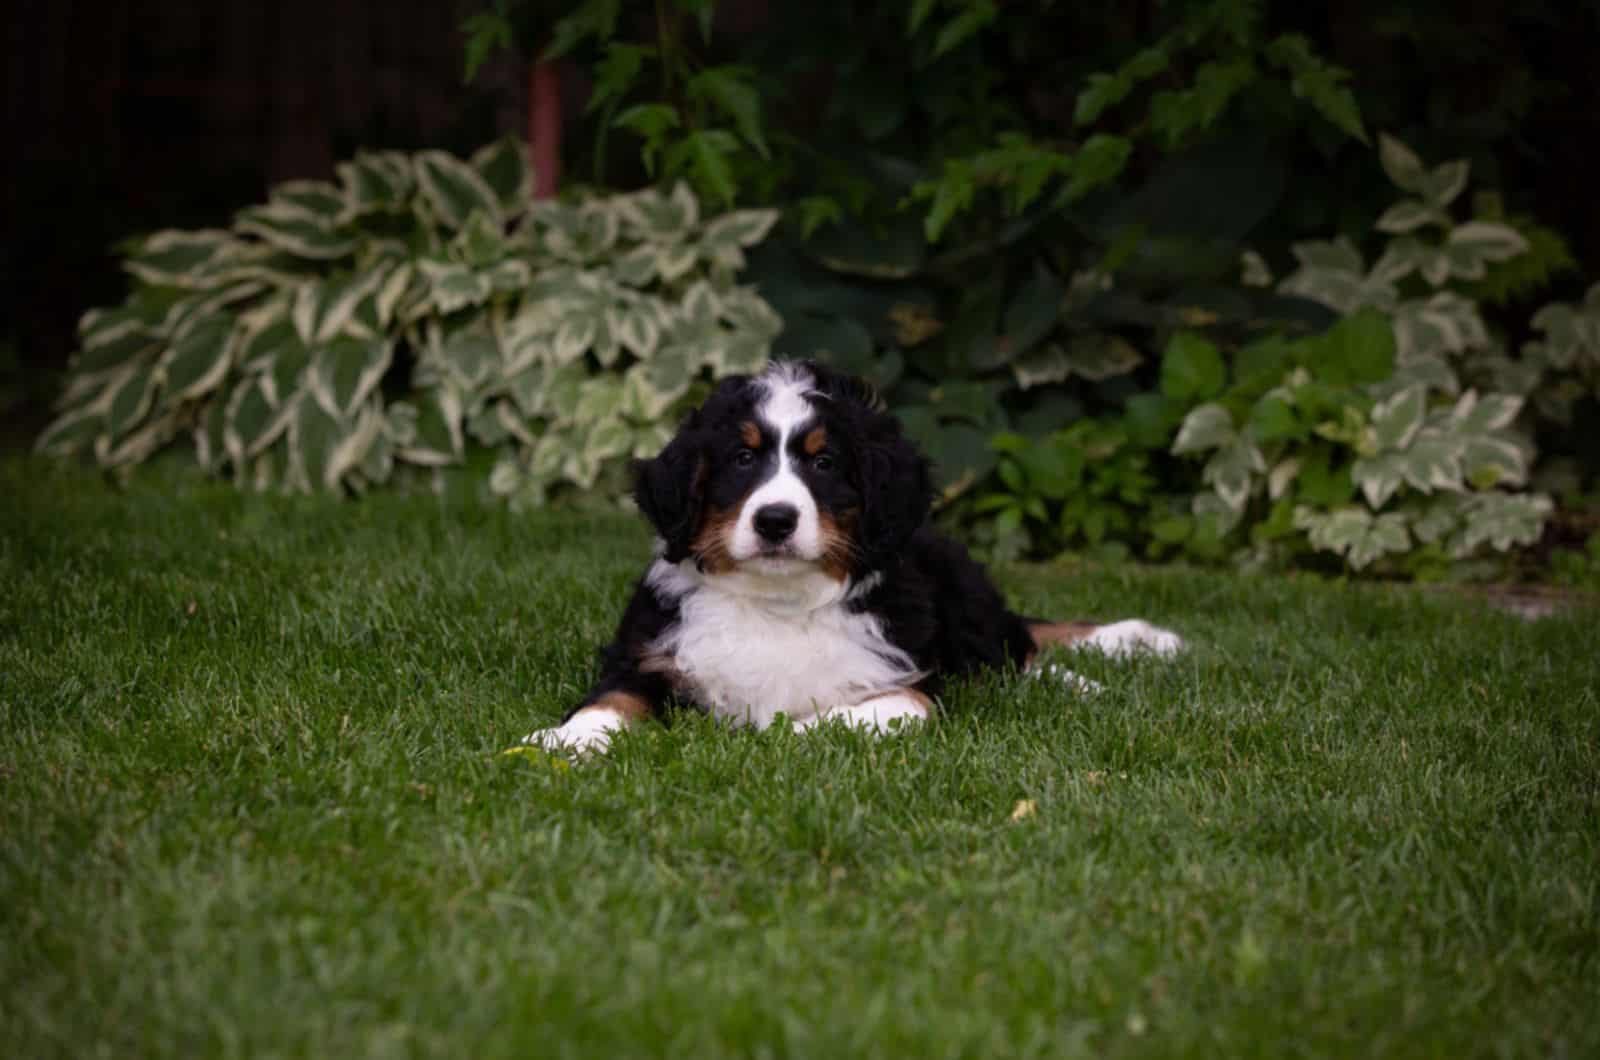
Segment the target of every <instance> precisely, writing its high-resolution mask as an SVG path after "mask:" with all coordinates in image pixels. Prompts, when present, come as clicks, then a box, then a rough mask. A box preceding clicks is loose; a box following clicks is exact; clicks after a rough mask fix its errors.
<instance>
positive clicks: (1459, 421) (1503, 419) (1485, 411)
mask: <svg viewBox="0 0 1600 1060" xmlns="http://www.w3.org/2000/svg"><path fill="white" fill-rule="evenodd" d="M1521 411H1522V398H1520V397H1517V396H1516V395H1515V394H1484V395H1482V396H1481V397H1480V396H1479V394H1478V392H1477V391H1475V390H1469V391H1467V392H1466V393H1465V394H1462V395H1461V397H1460V399H1459V400H1457V401H1456V404H1455V407H1454V408H1453V409H1451V410H1450V418H1451V420H1452V421H1454V423H1455V424H1456V426H1457V428H1458V429H1459V430H1460V431H1461V432H1462V433H1463V434H1487V433H1489V432H1490V431H1498V430H1502V429H1503V428H1506V427H1509V426H1511V423H1512V421H1514V420H1515V419H1516V418H1517V413H1519V412H1521Z"/></svg>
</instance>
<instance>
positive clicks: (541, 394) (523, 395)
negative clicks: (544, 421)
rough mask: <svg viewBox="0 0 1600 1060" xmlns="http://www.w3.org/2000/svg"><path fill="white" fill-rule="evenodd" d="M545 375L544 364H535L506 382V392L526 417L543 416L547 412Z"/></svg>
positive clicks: (523, 369)
mask: <svg viewBox="0 0 1600 1060" xmlns="http://www.w3.org/2000/svg"><path fill="white" fill-rule="evenodd" d="M545 373H546V369H545V366H544V365H543V364H538V363H533V364H529V365H527V366H525V367H523V368H522V369H520V370H519V371H517V372H516V373H515V374H514V375H511V376H509V377H508V379H507V380H506V390H507V392H508V393H509V394H510V395H511V400H512V401H514V402H516V404H517V408H518V409H519V410H520V411H521V412H522V414H523V415H524V416H527V417H533V416H541V415H543V414H544V412H545Z"/></svg>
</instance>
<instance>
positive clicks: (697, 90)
mask: <svg viewBox="0 0 1600 1060" xmlns="http://www.w3.org/2000/svg"><path fill="white" fill-rule="evenodd" d="M753 79H754V71H752V70H751V69H750V68H749V67H744V66H708V67H705V68H704V69H702V70H701V71H700V72H699V73H697V74H695V75H694V76H693V77H691V78H690V79H689V80H688V82H687V83H686V85H685V86H684V88H685V91H686V92H687V93H688V95H689V99H690V100H692V101H698V102H700V103H701V104H702V105H705V104H710V105H711V106H713V107H715V108H716V109H717V110H719V111H721V112H722V114H723V115H724V116H725V117H727V118H729V119H731V120H732V121H733V127H734V128H735V129H737V130H739V135H740V136H742V137H743V138H744V140H745V142H746V143H748V144H749V145H750V146H751V147H753V148H755V150H756V153H757V154H758V155H760V156H761V157H762V158H769V157H771V151H770V150H769V149H768V147H767V138H766V134H765V132H763V130H762V127H761V94H760V93H759V92H757V91H756V88H755V85H754V84H752V83H751V82H752V81H753ZM729 198H730V199H731V198H732V196H729Z"/></svg>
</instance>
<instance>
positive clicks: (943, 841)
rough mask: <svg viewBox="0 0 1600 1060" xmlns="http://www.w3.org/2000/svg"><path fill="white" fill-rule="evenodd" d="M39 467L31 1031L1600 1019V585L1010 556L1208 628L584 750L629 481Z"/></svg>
mask: <svg viewBox="0 0 1600 1060" xmlns="http://www.w3.org/2000/svg"><path fill="white" fill-rule="evenodd" d="M0 492H3V496H4V502H3V505H0V1055H5V1056H8V1057H18V1058H21V1057H28V1058H35V1057H48V1056H91V1055H104V1056H129V1055H147V1054H162V1055H171V1056H179V1055H181V1056H192V1055H235V1054H237V1055H253V1056H260V1055H304V1056H324V1057H332V1056H352V1055H390V1054H394V1055H406V1056H410V1055H437V1056H462V1057H489V1056H552V1057H553V1056H574V1057H577V1056H584V1057H600V1056H637V1055H649V1054H656V1055H671V1056H695V1057H705V1056H720V1055H734V1054H762V1055H769V1056H816V1057H843V1056H874V1057H881V1056H915V1057H942V1056H968V1057H996V1056H1002V1055H1028V1056H1073V1055H1094V1056H1121V1055H1152V1056H1172V1055H1190V1056H1220V1055H1240V1054H1248V1055H1258V1056H1265V1057H1284V1056H1295V1055H1307V1056H1310V1055H1323V1056H1327V1055H1337V1056H1352V1057H1354V1056H1361V1057H1366V1056H1379V1055H1383V1056H1416V1055H1432V1056H1441V1057H1457V1056H1468V1055H1524V1056H1542V1055H1552V1056H1571V1057H1578V1056H1584V1055H1589V1056H1594V1055H1597V1054H1600V960H1597V952H1600V812H1597V811H1600V779H1597V778H1600V698H1597V696H1600V634H1597V626H1596V622H1595V619H1596V615H1595V613H1594V612H1593V611H1590V612H1588V613H1571V614H1566V615H1563V616H1561V617H1557V618H1553V619H1548V620H1545V621H1541V622H1538V623H1525V622H1523V621H1520V620H1517V619H1514V618H1510V617H1506V616H1503V615H1500V614H1497V613H1492V612H1483V611H1480V610H1478V609H1477V608H1476V607H1474V606H1472V605H1470V604H1468V603H1466V602H1464V601H1461V600H1457V599H1452V598H1441V597H1440V596H1438V595H1432V594H1430V595H1427V596H1424V595H1422V594H1418V593H1414V592H1410V591H1406V590H1399V589H1393V588H1385V587H1361V586H1346V585H1334V584H1327V583H1322V582H1318V581H1314V580H1308V579H1289V578H1279V577H1255V578H1251V577H1240V576H1230V575H1224V574H1215V573H1198V572H1193V571H1180V570H1171V571H1141V570H1124V569H1096V570H1070V569H1066V568H1016V569H1008V570H1004V571H1001V572H999V575H1000V578H1001V580H1002V581H1003V582H1004V584H1005V585H1006V587H1007V589H1008V590H1009V591H1010V592H1011V593H1012V596H1013V599H1014V601H1015V602H1016V604H1017V605H1019V607H1020V608H1021V609H1023V610H1025V611H1027V612H1030V613H1034V614H1042V615H1050V616H1057V617H1071V616H1091V617H1100V618H1118V617H1128V616H1142V617H1145V618H1149V619H1151V620H1153V621H1156V622H1159V623H1162V624H1166V625H1170V626H1172V627H1174V628H1176V629H1178V630H1180V631H1182V632H1183V633H1185V634H1186V635H1187V636H1188V637H1189V638H1190V640H1191V642H1192V645H1193V648H1192V650H1191V651H1190V652H1189V653H1188V654H1187V655H1185V656H1183V657H1181V658H1180V659H1179V660H1178V661H1176V662H1171V663H1161V662H1155V661H1141V662H1134V663H1129V664H1115V663H1111V662H1108V661H1106V660H1103V659H1099V658H1084V659H1081V660H1079V661H1078V662H1077V663H1076V664H1075V668H1076V669H1078V670H1079V671H1080V672H1082V673H1085V674H1087V675H1088V676H1091V677H1093V678H1095V679H1097V680H1099V681H1101V682H1103V683H1105V684H1106V685H1107V686H1108V690H1107V691H1106V692H1105V693H1104V694H1102V695H1100V696H1098V697H1093V698H1082V697H1074V696H1072V695H1070V694H1068V693H1066V692H1065V691H1064V690H1062V689H1061V688H1060V687H1052V686H1050V685H1046V684H1043V683H1037V682H1034V681H1031V680H1028V679H1022V678H1018V677H1015V676H997V677H995V678H993V679H991V680H987V681H984V682H981V683H977V684H973V685H969V686H965V687H962V688H960V689H958V690H957V691H956V692H955V693H954V694H953V695H951V696H950V697H949V700H948V706H949V708H950V710H949V712H948V714H947V716H946V717H945V718H944V719H943V720H942V721H940V722H939V723H937V724H935V725H933V726H931V727H927V728H925V729H921V730H917V731H912V732H910V733H904V732H902V733H898V734H895V735H893V736H890V737H887V738H884V739H880V740H873V739H871V738H867V737H864V736H860V735H858V734H855V733H850V732H844V731H828V732H824V733H820V734H809V735H805V736H798V735H795V734H792V733H787V732H784V733H780V732H776V731H774V732H768V733H761V734H757V733H752V732H747V731H729V730H723V729H720V728H717V727H715V726H713V725H711V724H709V723H706V722H704V721H702V720H701V719H699V718H696V717H692V716H687V715H683V716H680V717H678V718H677V719H676V720H675V723H674V724H673V725H672V726H671V727H670V728H665V727H661V726H652V727H650V728H648V729H645V730H642V731H638V732H636V733H630V734H628V735H626V736H624V737H623V738H622V739H620V740H619V742H618V745H617V746H616V748H615V750H614V752H613V754H612V755H611V756H610V757H609V758H608V759H606V760H603V761H601V762H598V763H596V764H593V765H590V766H582V767H578V768H573V769H561V768H555V767H553V766H551V765H550V764H548V763H540V762H537V761H531V760H529V759H526V758H517V757H511V758H507V757H498V756H497V755H496V752H498V751H499V750H501V749H502V748H504V747H506V746H508V745H509V744H511V743H513V742H514V741H516V740H517V739H518V738H520V737H521V736H522V735H523V734H525V733H526V732H528V731H529V730H530V729H532V728H534V727H537V726H541V725H546V724H550V723H551V722H553V721H554V720H555V719H556V718H557V717H558V715H559V714H560V713H561V712H562V710H563V709H564V708H565V707H566V706H567V705H568V704H570V703H572V702H573V701H574V699H575V697H577V696H579V695H581V694H582V692H583V690H584V687H585V684H586V682H587V681H588V680H589V678H590V676H591V674H592V672H593V654H594V649H595V647H596V646H597V645H598V644H599V643H600V642H601V640H602V639H603V638H605V637H606V636H607V634H608V633H609V631H610V628H611V623H612V622H613V620H614V619H615V617H616V616H617V614H618V613H619V612H620V609H621V607H622V604H623V601H624V594H625V592H626V590H627V588H628V586H629V584H630V581H631V579H632V578H633V577H634V576H635V575H636V574H637V572H638V571H639V569H640V568H641V565H642V563H643V561H644V559H645V557H646V555H647V552H648V539H647V535H646V533H645V531H644V529H643V527H642V526H641V525H640V524H639V523H637V522H636V521H635V520H633V519H630V518H627V517H623V516H605V517H596V516H585V515H581V514H577V513H551V514H538V515H527V516H514V515H511V514H509V513H506V512H504V511H501V510H497V509H491V508H482V507H477V506H474V505H470V504H460V503H458V504H444V503H441V502H439V501H437V500H435V499H433V498H431V497H411V498H403V497H394V496H378V497H372V498H369V499H367V500H364V501H361V502H359V503H346V504H338V503H332V502H327V501H321V500H301V499H283V498H273V497H258V496H252V495H245V494H241V493H236V492H234V491H233V490H232V489H230V488H228V487H226V486H217V485H210V484H204V483H200V482H197V481H196V480H194V479H193V478H191V477H188V476H186V475H183V474H176V473H171V472H166V473H155V474H146V475H142V476H140V477H139V478H137V479H136V480H135V485H134V486H133V487H132V488H131V489H130V490H128V491H127V492H120V493H119V492H115V491H113V490H112V489H110V488H108V487H106V486H103V485H102V484H101V483H100V481H99V480H98V479H95V478H92V477H89V476H86V475H79V474H75V473H74V474H63V473H61V472H58V471H56V470H55V469H53V468H50V467H48V466H46V465H43V464H40V463H37V462H32V461H20V460H16V459H12V460H9V461H7V462H0ZM1023 800H1031V802H1032V805H1033V807H1034V809H1033V812H1032V813H1031V814H1028V813H1024V814H1022V815H1021V817H1020V819H1019V820H1016V821H1013V820H1012V817H1013V811H1014V809H1015V808H1016V807H1017V806H1018V804H1019V802H1022V801H1023Z"/></svg>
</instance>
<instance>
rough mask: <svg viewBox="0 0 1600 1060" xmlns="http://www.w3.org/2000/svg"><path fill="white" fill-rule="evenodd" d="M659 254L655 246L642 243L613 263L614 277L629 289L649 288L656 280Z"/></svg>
mask: <svg viewBox="0 0 1600 1060" xmlns="http://www.w3.org/2000/svg"><path fill="white" fill-rule="evenodd" d="M658 257H659V252H658V250H657V249H656V247H655V246H654V245H653V244H650V243H642V244H640V245H639V246H637V247H634V248H633V249H632V250H630V251H628V252H627V253H626V254H624V255H622V256H621V257H620V258H617V259H616V260H615V261H614V262H613V263H612V276H613V277H614V278H615V279H616V281H617V282H618V283H621V284H626V285H628V286H629V287H647V286H649V285H650V283H651V282H652V281H654V280H655V278H656V259H657V258H658Z"/></svg>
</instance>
